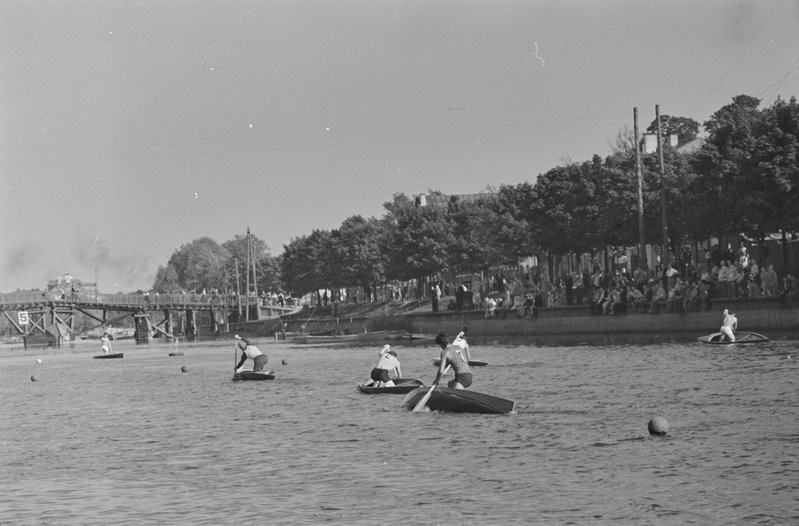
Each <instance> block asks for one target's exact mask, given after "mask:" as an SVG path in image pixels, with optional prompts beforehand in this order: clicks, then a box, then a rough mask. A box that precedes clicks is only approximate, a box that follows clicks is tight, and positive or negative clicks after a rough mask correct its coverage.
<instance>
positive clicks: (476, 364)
mask: <svg viewBox="0 0 799 526" xmlns="http://www.w3.org/2000/svg"><path fill="white" fill-rule="evenodd" d="M433 365H435V366H436V367H438V366H439V365H441V359H440V358H436V359H435V360H433ZM469 365H471V366H472V367H485V366H486V365H488V362H484V361H483V360H469Z"/></svg>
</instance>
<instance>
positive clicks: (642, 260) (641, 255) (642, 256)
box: [633, 108, 647, 268]
mask: <svg viewBox="0 0 799 526" xmlns="http://www.w3.org/2000/svg"><path fill="white" fill-rule="evenodd" d="M633 132H634V134H635V175H636V178H637V179H638V264H639V265H640V266H641V267H643V268H647V261H646V252H645V249H646V245H645V244H644V190H643V182H642V176H641V150H640V147H639V143H638V108H633Z"/></svg>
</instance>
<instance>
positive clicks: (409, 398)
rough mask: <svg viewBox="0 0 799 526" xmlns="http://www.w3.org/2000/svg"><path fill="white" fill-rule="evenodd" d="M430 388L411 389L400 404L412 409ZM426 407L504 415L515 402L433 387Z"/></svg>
mask: <svg viewBox="0 0 799 526" xmlns="http://www.w3.org/2000/svg"><path fill="white" fill-rule="evenodd" d="M430 389H431V388H430V387H420V388H418V389H416V390H414V391H411V392H410V393H408V394H407V395H405V400H403V402H402V405H403V406H404V407H405V408H406V409H408V410H411V411H412V410H413V408H414V407H416V404H418V403H419V401H420V400H421V399H422V397H423V396H424V395H425V394H427V392H428V391H429V390H430ZM427 407H428V408H429V409H430V410H431V411H446V412H450V413H482V414H495V415H505V414H508V413H510V412H511V411H513V409H514V407H516V402H514V401H513V400H506V399H504V398H498V397H496V396H491V395H487V394H483V393H478V392H476V391H469V390H467V389H450V388H449V387H435V388H433V393H432V394H431V395H430V399H429V400H428V401H427Z"/></svg>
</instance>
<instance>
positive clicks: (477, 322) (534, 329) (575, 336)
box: [405, 298, 799, 341]
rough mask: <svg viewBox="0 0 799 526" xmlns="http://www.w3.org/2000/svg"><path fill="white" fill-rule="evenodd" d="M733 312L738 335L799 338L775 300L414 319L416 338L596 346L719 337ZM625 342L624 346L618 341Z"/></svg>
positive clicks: (797, 326) (798, 319)
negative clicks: (598, 342) (602, 340)
mask: <svg viewBox="0 0 799 526" xmlns="http://www.w3.org/2000/svg"><path fill="white" fill-rule="evenodd" d="M724 309H729V310H730V311H731V312H734V313H735V314H736V316H737V317H738V330H739V331H751V332H760V333H763V334H765V335H767V336H769V337H771V336H772V334H773V335H775V336H774V337H789V338H792V339H793V338H799V310H798V309H786V308H781V307H780V305H779V303H778V302H777V300H776V299H773V298H758V299H732V298H730V299H718V300H715V301H714V302H713V306H712V307H711V310H709V311H705V310H703V311H701V312H687V313H684V314H679V313H666V312H664V311H665V307H661V312H660V313H659V314H638V313H628V314H622V315H614V316H599V315H592V314H591V313H590V312H589V310H588V307H587V306H586V305H583V306H572V307H550V308H542V309H539V314H538V317H537V318H528V319H524V318H522V317H520V316H519V315H518V313H517V312H516V311H509V312H508V314H507V316H504V313H503V312H498V313H496V314H495V315H494V316H493V317H489V318H486V317H485V314H484V313H483V312H480V311H462V312H439V313H414V314H406V315H405V316H407V317H409V318H410V319H411V322H412V323H411V325H412V326H413V330H414V332H420V333H437V332H446V333H448V334H449V333H453V334H454V333H457V332H458V331H460V330H461V329H462V328H464V327H465V328H466V329H467V331H468V333H469V334H470V335H474V336H480V337H483V336H486V337H488V336H496V337H517V336H518V337H525V338H531V339H534V340H535V339H542V340H546V339H548V338H550V337H557V338H553V339H556V340H559V341H562V340H563V339H564V338H565V339H567V340H568V339H572V340H575V341H581V340H584V339H588V340H595V339H596V338H597V337H598V336H614V335H615V336H617V337H622V338H624V337H632V338H631V339H632V340H641V339H644V340H648V339H657V338H660V339H665V340H672V339H679V340H691V339H694V340H695V339H696V338H698V337H699V336H702V335H704V334H709V333H712V332H717V331H718V329H719V327H720V326H721V318H722V311H723V310H724ZM619 341H622V340H619Z"/></svg>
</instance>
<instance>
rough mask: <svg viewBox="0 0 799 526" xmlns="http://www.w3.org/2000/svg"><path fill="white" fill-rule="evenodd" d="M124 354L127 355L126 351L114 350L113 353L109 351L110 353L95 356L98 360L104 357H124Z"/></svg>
mask: <svg viewBox="0 0 799 526" xmlns="http://www.w3.org/2000/svg"><path fill="white" fill-rule="evenodd" d="M124 355H125V353H121V352H112V353H108V354H95V355H94V358H96V359H98V360H103V359H106V358H122V357H123V356H124Z"/></svg>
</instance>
